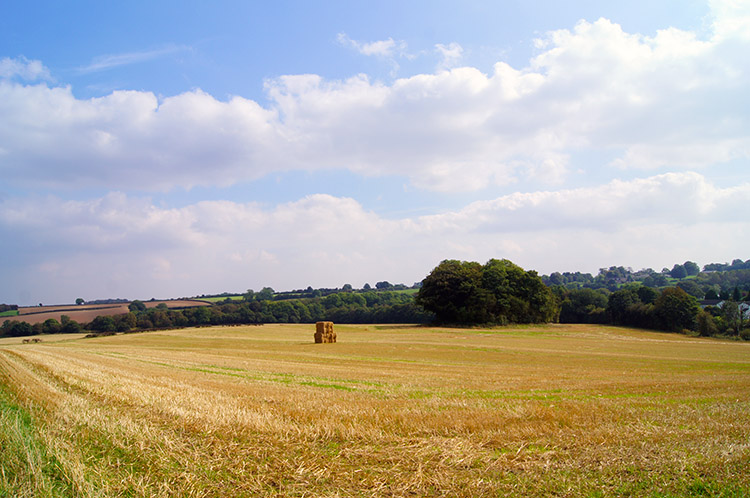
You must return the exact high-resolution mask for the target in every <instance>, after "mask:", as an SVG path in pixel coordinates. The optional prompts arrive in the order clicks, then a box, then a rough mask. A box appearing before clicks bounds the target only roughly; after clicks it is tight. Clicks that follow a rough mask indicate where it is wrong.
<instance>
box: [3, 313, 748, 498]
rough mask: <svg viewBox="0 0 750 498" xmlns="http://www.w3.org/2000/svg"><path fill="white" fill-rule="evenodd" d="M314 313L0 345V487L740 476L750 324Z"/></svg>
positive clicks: (691, 485)
mask: <svg viewBox="0 0 750 498" xmlns="http://www.w3.org/2000/svg"><path fill="white" fill-rule="evenodd" d="M314 330H315V329H314V326H311V325H265V326H262V327H226V328H221V327H206V328H199V329H182V330H170V331H160V332H150V333H143V334H128V335H118V336H111V337H103V338H97V339H81V340H68V341H63V342H58V343H47V342H44V343H41V344H18V343H16V344H10V343H9V342H4V343H3V344H0V438H3V439H2V441H0V442H1V443H2V447H3V449H4V452H3V456H2V459H3V460H2V465H3V472H2V474H0V478H1V479H2V481H0V496H3V495H8V496H20V495H26V496H33V495H40V496H41V495H43V496H122V495H126V496H737V497H739V496H746V495H748V494H750V473H748V472H747V469H748V467H750V344H747V343H740V342H722V341H718V340H710V339H696V338H689V337H684V336H680V335H670V334H662V333H654V332H644V331H639V330H632V329H620V328H613V327H603V326H564V325H553V326H539V327H509V328H501V329H489V330H484V329H445V328H440V329H437V328H413V327H408V326H346V325H336V331H337V335H338V342H337V343H335V344H314V343H313V341H312V332H313V331H314ZM19 341H20V338H19ZM29 462H33V465H32V464H30V463H29Z"/></svg>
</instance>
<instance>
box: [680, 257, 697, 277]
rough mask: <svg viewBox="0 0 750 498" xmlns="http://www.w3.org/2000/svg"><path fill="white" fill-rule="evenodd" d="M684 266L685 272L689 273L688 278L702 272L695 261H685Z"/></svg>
mask: <svg viewBox="0 0 750 498" xmlns="http://www.w3.org/2000/svg"><path fill="white" fill-rule="evenodd" d="M682 266H683V267H685V272H687V274H688V276H693V275H697V274H699V273H700V272H701V269H700V267H699V266H698V265H697V264H696V263H694V262H693V261H685V264H684V265H682Z"/></svg>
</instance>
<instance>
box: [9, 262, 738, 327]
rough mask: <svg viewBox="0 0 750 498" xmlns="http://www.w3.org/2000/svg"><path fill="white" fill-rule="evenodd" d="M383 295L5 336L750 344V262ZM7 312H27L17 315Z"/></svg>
mask: <svg viewBox="0 0 750 498" xmlns="http://www.w3.org/2000/svg"><path fill="white" fill-rule="evenodd" d="M688 277H689V278H688ZM670 278H671V279H673V280H672V283H674V282H675V281H674V279H677V282H676V285H675V286H668V285H666V283H668V282H669V280H668V279H670ZM545 281H546V284H547V285H545ZM656 283H660V284H661V283H664V284H665V285H658V286H657V285H655V284H656ZM375 289H376V290H373V288H372V287H370V286H369V284H365V286H364V287H363V289H354V288H353V287H352V286H351V285H350V284H346V285H344V286H343V287H342V288H341V289H312V288H311V287H308V288H307V289H305V290H296V291H289V292H283V293H277V292H275V291H274V290H273V289H272V288H270V287H264V288H263V289H261V290H260V291H258V292H254V291H252V290H248V291H247V293H245V294H244V295H243V296H242V299H240V300H232V299H230V298H229V297H227V299H225V300H224V301H220V302H218V303H215V304H214V305H212V306H204V307H194V308H186V309H168V308H167V306H166V305H165V304H160V305H158V306H156V307H153V308H147V307H146V305H145V304H144V303H143V302H141V301H133V302H132V303H130V305H129V310H130V311H129V313H126V314H122V315H115V316H99V317H96V318H95V319H94V320H93V321H91V322H90V323H87V324H78V323H76V322H75V321H74V320H71V319H70V318H69V317H67V316H65V315H63V316H62V317H61V321H60V322H58V321H57V320H55V319H48V320H46V321H44V322H43V323H37V324H34V325H30V324H28V323H26V322H23V321H19V320H15V319H11V320H6V321H5V322H4V323H3V325H2V326H1V327H0V336H24V335H32V334H43V333H74V332H81V331H86V330H88V331H94V332H118V331H119V332H125V331H133V330H148V329H159V328H171V327H186V326H201V325H222V324H261V323H277V322H278V323H312V322H316V321H321V320H333V321H335V322H338V323H428V322H438V323H444V324H507V323H546V322H552V321H558V320H559V321H560V322H562V323H599V324H614V325H627V326H634V327H641V328H651V329H658V330H667V331H684V330H692V331H697V332H698V333H700V334H701V335H706V336H710V335H716V334H732V335H744V334H745V333H744V332H742V331H743V327H744V326H745V325H747V322H748V320H744V319H743V309H745V308H743V307H750V260H748V261H747V262H743V261H742V260H735V261H733V262H732V264H731V265H730V264H723V265H719V264H713V263H712V264H711V265H706V266H705V267H704V271H703V272H701V271H700V269H699V268H698V265H697V264H695V263H692V262H690V261H686V262H685V263H684V264H676V265H674V267H673V268H672V269H671V270H668V269H667V268H665V269H664V270H662V272H661V273H656V272H653V271H652V270H649V269H646V270H641V271H639V272H633V271H632V270H630V269H626V268H623V267H614V266H613V267H610V268H607V269H604V268H603V269H601V270H600V272H599V274H598V275H597V276H596V277H592V276H591V275H590V274H581V273H553V274H552V275H550V276H549V277H546V276H545V277H539V276H538V275H537V273H536V272H535V271H525V270H524V269H523V268H521V267H519V266H517V265H515V264H514V263H512V262H511V261H508V260H506V259H503V260H497V259H491V260H489V261H488V262H487V263H486V264H484V265H482V264H480V263H476V262H466V261H457V260H445V261H443V262H441V263H440V264H439V265H438V266H437V267H436V268H435V269H434V270H433V271H432V272H430V274H429V275H428V276H427V277H426V278H425V279H424V280H423V281H422V282H420V283H417V284H415V285H414V286H413V287H412V289H415V290H411V291H407V290H406V289H407V287H406V286H404V285H403V284H396V285H393V284H390V283H389V282H387V281H382V282H378V283H377V284H376V285H375ZM416 289H418V290H416ZM415 292H416V294H415ZM703 298H705V299H715V300H716V301H715V302H711V304H715V306H708V307H705V306H704V307H705V310H701V309H700V307H699V305H698V300H697V299H703ZM719 300H721V301H720V302H719ZM743 300H744V301H746V302H747V304H741V302H742V301H743ZM81 301H82V299H81ZM118 301H119V300H118ZM704 305H705V303H704ZM2 306H5V307H6V308H8V309H17V307H16V306H14V305H2ZM4 310H5V308H0V311H4ZM14 318H15V317H14Z"/></svg>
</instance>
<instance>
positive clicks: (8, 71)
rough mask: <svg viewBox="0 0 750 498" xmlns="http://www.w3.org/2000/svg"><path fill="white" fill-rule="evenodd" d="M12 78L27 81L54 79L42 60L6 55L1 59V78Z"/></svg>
mask: <svg viewBox="0 0 750 498" xmlns="http://www.w3.org/2000/svg"><path fill="white" fill-rule="evenodd" d="M12 78H21V79H23V80H26V81H36V80H45V81H51V80H52V76H51V75H50V73H49V69H47V68H46V67H44V64H42V63H41V61H37V60H28V59H27V58H26V57H18V58H16V59H11V58H9V57H4V58H2V59H0V80H2V79H12Z"/></svg>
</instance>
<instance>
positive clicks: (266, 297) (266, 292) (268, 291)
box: [255, 287, 274, 301]
mask: <svg viewBox="0 0 750 498" xmlns="http://www.w3.org/2000/svg"><path fill="white" fill-rule="evenodd" d="M273 295H274V290H273V289H272V288H270V287H263V288H262V289H261V290H260V292H258V293H256V294H255V299H257V300H258V301H270V300H271V299H273Z"/></svg>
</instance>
